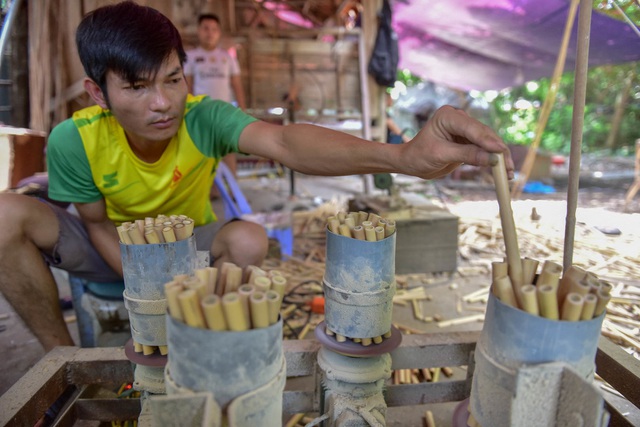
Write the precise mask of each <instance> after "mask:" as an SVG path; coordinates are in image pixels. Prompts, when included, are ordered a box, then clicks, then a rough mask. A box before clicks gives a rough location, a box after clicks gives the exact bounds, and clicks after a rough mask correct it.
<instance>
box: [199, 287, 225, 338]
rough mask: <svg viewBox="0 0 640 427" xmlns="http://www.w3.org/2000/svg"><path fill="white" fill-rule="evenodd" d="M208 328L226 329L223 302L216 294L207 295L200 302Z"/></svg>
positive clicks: (214, 329)
mask: <svg viewBox="0 0 640 427" xmlns="http://www.w3.org/2000/svg"><path fill="white" fill-rule="evenodd" d="M200 305H201V306H202V312H203V313H204V319H205V323H206V324H207V328H209V329H211V330H212V331H226V330H227V322H226V320H225V319H224V313H223V311H222V302H221V301H220V297H219V296H218V295H216V294H209V295H207V296H205V297H204V298H203V299H202V301H201V302H200Z"/></svg>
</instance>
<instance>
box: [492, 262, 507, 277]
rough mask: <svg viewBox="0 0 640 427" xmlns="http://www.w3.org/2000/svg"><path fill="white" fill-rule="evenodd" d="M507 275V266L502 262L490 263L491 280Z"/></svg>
mask: <svg viewBox="0 0 640 427" xmlns="http://www.w3.org/2000/svg"><path fill="white" fill-rule="evenodd" d="M508 275H509V265H508V264H507V263H506V262H504V261H493V262H492V263H491V278H492V279H493V280H495V279H497V278H499V277H504V276H508Z"/></svg>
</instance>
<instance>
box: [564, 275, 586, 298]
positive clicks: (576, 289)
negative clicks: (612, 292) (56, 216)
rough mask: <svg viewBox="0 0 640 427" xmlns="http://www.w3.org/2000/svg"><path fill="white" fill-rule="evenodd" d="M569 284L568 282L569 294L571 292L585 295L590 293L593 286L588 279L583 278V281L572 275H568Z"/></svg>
mask: <svg viewBox="0 0 640 427" xmlns="http://www.w3.org/2000/svg"><path fill="white" fill-rule="evenodd" d="M567 282H568V283H567V284H568V286H569V287H568V291H569V292H568V294H569V293H576V294H579V295H582V296H585V295H586V294H588V293H589V291H590V290H591V286H590V284H589V283H588V282H587V280H582V281H577V280H575V279H573V278H571V277H567Z"/></svg>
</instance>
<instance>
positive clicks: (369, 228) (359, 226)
mask: <svg viewBox="0 0 640 427" xmlns="http://www.w3.org/2000/svg"><path fill="white" fill-rule="evenodd" d="M327 226H328V227H329V231H331V232H332V233H334V234H340V235H342V236H345V237H352V238H354V239H357V240H366V241H369V242H377V241H380V240H383V239H385V238H387V237H389V236H391V235H392V234H393V233H395V231H396V222H395V221H394V220H391V219H385V218H381V217H380V215H377V214H375V213H373V212H371V213H369V212H364V211H360V212H344V211H340V212H338V214H337V215H335V216H330V217H328V218H327ZM325 333H326V334H327V335H329V336H335V338H336V341H338V342H346V341H347V340H348V339H349V340H352V341H353V342H354V343H359V344H362V345H363V346H365V347H366V346H369V345H371V344H372V343H373V344H380V343H381V342H382V341H383V339H384V338H389V337H391V330H389V331H388V332H387V333H385V334H384V335H380V336H377V337H369V338H350V337H345V336H344V335H340V334H337V333H335V332H334V331H332V330H331V329H329V328H328V327H326V328H325Z"/></svg>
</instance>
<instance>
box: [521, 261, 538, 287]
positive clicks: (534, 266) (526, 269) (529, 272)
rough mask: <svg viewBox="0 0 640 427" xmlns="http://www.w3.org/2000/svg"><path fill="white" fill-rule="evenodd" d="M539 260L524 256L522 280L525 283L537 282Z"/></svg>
mask: <svg viewBox="0 0 640 427" xmlns="http://www.w3.org/2000/svg"><path fill="white" fill-rule="evenodd" d="M539 264H540V262H539V261H537V260H535V259H532V258H527V257H524V258H522V280H523V283H524V284H525V285H531V284H533V283H535V282H534V281H535V278H536V272H537V271H538V265H539Z"/></svg>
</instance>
